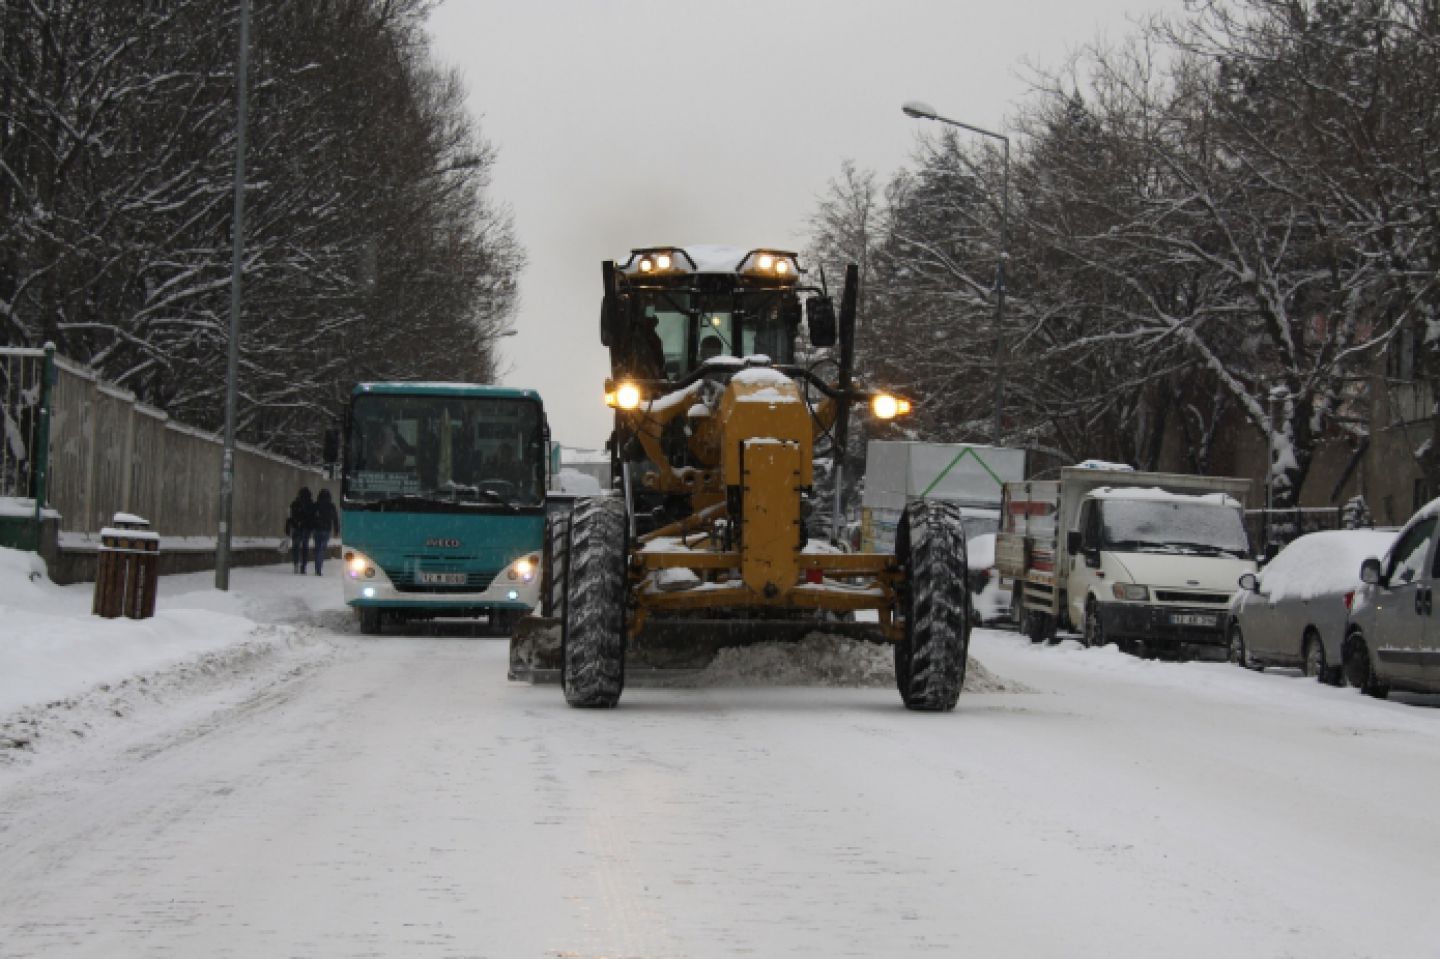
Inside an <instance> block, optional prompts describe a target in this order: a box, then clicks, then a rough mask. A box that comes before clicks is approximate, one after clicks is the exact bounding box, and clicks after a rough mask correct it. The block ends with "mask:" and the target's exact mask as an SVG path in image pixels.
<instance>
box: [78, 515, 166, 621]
mask: <svg viewBox="0 0 1440 959" xmlns="http://www.w3.org/2000/svg"><path fill="white" fill-rule="evenodd" d="M113 522H114V523H115V525H114V526H107V527H105V528H104V529H102V530H101V531H100V550H99V552H98V553H97V555H96V564H95V602H94V605H93V606H92V607H91V612H92V613H94V614H95V615H96V616H103V617H105V618H106V619H115V618H116V617H118V616H128V617H129V618H130V619H149V618H150V617H151V616H154V615H155V587H156V586H157V584H158V583H159V571H158V567H159V562H160V536H159V535H158V534H156V533H154V532H151V531H150V530H149V529H148V528H147V527H148V526H149V525H150V524H149V523H147V522H146V521H145V520H143V519H141V518H140V517H138V516H130V515H128V514H126V513H116V514H115V518H114V520H113Z"/></svg>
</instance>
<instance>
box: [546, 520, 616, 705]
mask: <svg viewBox="0 0 1440 959" xmlns="http://www.w3.org/2000/svg"><path fill="white" fill-rule="evenodd" d="M625 531H626V522H625V506H624V504H623V503H622V502H621V501H620V500H618V499H615V498H613V497H608V496H598V497H593V498H590V499H582V500H580V501H578V502H577V503H576V504H575V511H574V513H573V514H572V515H571V518H570V547H569V563H568V571H567V575H566V576H565V609H564V618H563V619H562V620H561V623H562V624H563V625H562V627H561V634H560V636H561V639H560V657H561V666H560V682H561V685H562V686H563V687H564V689H565V701H566V702H567V703H569V704H570V705H571V706H575V707H579V708H600V709H611V708H614V707H615V706H616V705H617V704H618V703H619V702H620V694H621V693H622V692H623V691H624V689H625V548H626V544H625Z"/></svg>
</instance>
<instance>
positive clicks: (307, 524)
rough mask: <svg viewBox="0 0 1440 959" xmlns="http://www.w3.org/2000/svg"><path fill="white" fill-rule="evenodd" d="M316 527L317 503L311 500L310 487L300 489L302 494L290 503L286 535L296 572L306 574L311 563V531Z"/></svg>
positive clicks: (286, 518) (286, 519) (286, 520)
mask: <svg viewBox="0 0 1440 959" xmlns="http://www.w3.org/2000/svg"><path fill="white" fill-rule="evenodd" d="M314 526H315V502H314V501H313V500H312V499H311V498H310V487H308V486H302V487H300V492H299V493H298V494H297V495H296V496H295V498H294V499H293V500H291V501H290V515H289V516H287V517H285V535H286V536H288V537H290V561H291V562H292V563H294V564H295V572H297V573H303V572H305V567H306V565H308V563H309V561H310V555H309V553H310V550H309V547H310V530H311V529H312V528H314Z"/></svg>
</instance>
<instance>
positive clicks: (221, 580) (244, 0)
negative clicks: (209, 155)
mask: <svg viewBox="0 0 1440 959" xmlns="http://www.w3.org/2000/svg"><path fill="white" fill-rule="evenodd" d="M249 74H250V0H240V49H239V52H238V54H237V57H236V65H235V215H234V217H233V218H232V220H231V223H230V230H231V236H230V352H229V355H228V356H227V358H226V364H225V449H224V452H222V453H221V455H220V524H219V527H220V528H219V530H218V531H217V532H218V534H219V535H218V536H216V538H215V588H216V589H223V590H228V589H229V588H230V526H231V521H232V519H233V518H234V502H235V399H236V393H237V387H236V382H235V381H236V379H237V378H238V376H239V371H240V280H241V267H242V265H243V264H242V261H243V258H244V253H245V127H246V124H247V123H248V120H249V113H248V105H247V102H246V98H245V88H246V86H247V85H248V83H249Z"/></svg>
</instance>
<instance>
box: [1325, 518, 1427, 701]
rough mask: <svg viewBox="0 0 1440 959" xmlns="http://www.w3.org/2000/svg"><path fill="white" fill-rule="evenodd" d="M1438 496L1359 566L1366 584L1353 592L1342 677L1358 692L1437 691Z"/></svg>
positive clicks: (1382, 694)
mask: <svg viewBox="0 0 1440 959" xmlns="http://www.w3.org/2000/svg"><path fill="white" fill-rule="evenodd" d="M1437 525H1440V499H1437V500H1433V501H1431V502H1430V503H1429V504H1428V505H1427V506H1425V508H1424V509H1422V510H1420V512H1418V513H1416V514H1415V516H1414V517H1413V518H1412V519H1411V520H1410V522H1409V523H1407V524H1406V525H1405V527H1404V529H1402V530H1400V533H1399V535H1397V536H1396V537H1395V540H1394V542H1393V543H1392V544H1391V546H1390V548H1389V550H1388V551H1386V552H1385V553H1384V555H1383V558H1380V559H1375V558H1371V559H1367V560H1365V561H1364V563H1363V564H1362V565H1361V567H1360V578H1361V580H1363V581H1364V586H1363V587H1362V588H1361V589H1360V590H1359V591H1358V592H1357V593H1356V594H1355V603H1354V606H1353V607H1352V608H1351V610H1350V628H1349V631H1348V632H1347V633H1346V636H1345V649H1344V654H1345V677H1346V679H1348V680H1349V681H1350V684H1351V685H1352V686H1358V687H1360V689H1361V691H1363V692H1365V693H1368V694H1370V695H1371V696H1378V697H1380V698H1382V699H1383V698H1384V697H1385V696H1388V695H1389V694H1390V690H1392V689H1403V690H1410V691H1413V692H1440V618H1437V616H1436V614H1435V597H1434V588H1435V581H1436V580H1437V579H1440V549H1437V548H1436V545H1435V544H1436V540H1437V538H1440V537H1437V536H1436V526H1437Z"/></svg>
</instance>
